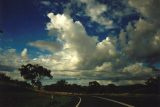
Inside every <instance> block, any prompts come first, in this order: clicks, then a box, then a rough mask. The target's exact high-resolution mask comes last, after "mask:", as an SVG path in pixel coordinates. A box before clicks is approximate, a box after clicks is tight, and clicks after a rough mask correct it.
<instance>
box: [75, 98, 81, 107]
mask: <svg viewBox="0 0 160 107" xmlns="http://www.w3.org/2000/svg"><path fill="white" fill-rule="evenodd" d="M78 98H79V101H78V103H77V104H76V107H79V105H80V103H81V97H78Z"/></svg>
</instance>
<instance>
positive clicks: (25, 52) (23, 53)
mask: <svg viewBox="0 0 160 107" xmlns="http://www.w3.org/2000/svg"><path fill="white" fill-rule="evenodd" d="M21 57H22V59H28V50H27V48H24V49H23V51H22V52H21Z"/></svg>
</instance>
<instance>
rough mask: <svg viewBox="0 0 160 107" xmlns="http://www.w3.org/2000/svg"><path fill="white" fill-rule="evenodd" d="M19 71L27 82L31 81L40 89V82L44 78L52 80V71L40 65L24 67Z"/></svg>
mask: <svg viewBox="0 0 160 107" xmlns="http://www.w3.org/2000/svg"><path fill="white" fill-rule="evenodd" d="M19 71H20V73H21V76H23V78H24V79H25V80H30V81H31V83H32V85H34V86H38V87H39V88H40V87H41V81H40V80H41V79H43V77H49V78H52V75H51V71H50V70H48V69H46V68H44V67H43V66H40V65H38V64H35V65H33V64H27V65H22V66H21V67H20V68H19Z"/></svg>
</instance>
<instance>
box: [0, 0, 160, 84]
mask: <svg viewBox="0 0 160 107" xmlns="http://www.w3.org/2000/svg"><path fill="white" fill-rule="evenodd" d="M0 4H1V11H2V12H1V14H0V30H2V32H1V34H0V60H1V61H0V67H1V68H0V71H2V72H7V74H8V75H11V76H13V75H14V74H15V73H18V72H17V71H16V69H17V68H18V67H19V66H20V65H22V64H26V63H38V64H41V65H43V66H45V67H47V68H48V69H51V70H52V71H53V74H55V75H56V78H58V79H63V78H64V77H67V78H68V80H70V78H77V77H78V78H79V79H80V80H81V81H83V80H98V81H100V80H101V81H103V84H105V82H104V81H110V82H115V80H121V81H123V80H125V83H127V82H126V81H128V83H135V81H136V82H137V81H139V82H143V80H145V79H146V78H148V77H150V76H154V75H157V71H154V69H153V68H154V67H156V68H158V67H159V53H160V52H159V49H160V46H159V45H160V29H159V26H160V24H159V21H158V19H159V18H160V12H158V11H156V10H158V9H159V6H158V4H160V2H159V1H158V0H148V1H147V2H145V3H144V0H76V1H74V0H12V1H11V0H1V3H0ZM153 6H154V7H153ZM155 9H156V10H155ZM148 49H150V50H149V51H148ZM9 57H13V58H14V59H9ZM154 65H156V66H154ZM6 67H8V68H10V69H8V71H7V69H6ZM4 68H5V69H4ZM11 68H14V69H11ZM8 72H9V73H8ZM13 77H14V76H13ZM88 77H90V78H88ZM17 78H20V77H17ZM115 78H117V79H115ZM71 80H72V79H71ZM83 83H84V82H82V84H83ZM107 83H108V82H106V84H107ZM115 83H116V82H115ZM121 83H123V82H121Z"/></svg>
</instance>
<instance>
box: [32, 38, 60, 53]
mask: <svg viewBox="0 0 160 107" xmlns="http://www.w3.org/2000/svg"><path fill="white" fill-rule="evenodd" d="M29 45H30V46H34V47H37V48H39V49H41V50H42V51H43V50H47V51H50V52H53V53H54V52H57V51H60V50H61V49H62V45H61V44H60V43H58V42H49V41H43V40H38V41H35V42H30V43H29Z"/></svg>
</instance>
